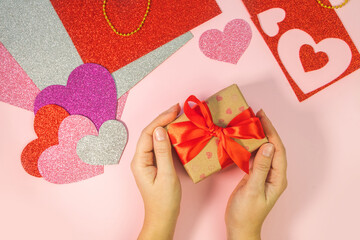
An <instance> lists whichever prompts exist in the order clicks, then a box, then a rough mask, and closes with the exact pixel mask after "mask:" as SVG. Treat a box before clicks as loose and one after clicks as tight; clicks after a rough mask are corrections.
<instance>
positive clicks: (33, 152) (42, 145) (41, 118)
mask: <svg viewBox="0 0 360 240" xmlns="http://www.w3.org/2000/svg"><path fill="white" fill-rule="evenodd" d="M68 116H69V113H68V112H67V111H66V110H65V109H63V108H62V107H60V106H57V105H46V106H44V107H42V108H40V110H39V111H38V112H37V113H36V115H35V119H34V130H35V133H36V135H37V136H38V138H37V139H35V140H33V141H32V142H30V143H29V144H28V145H26V147H25V148H24V150H23V152H22V153H21V163H22V166H23V168H24V169H25V171H26V172H27V173H29V174H30V175H32V176H35V177H41V175H40V172H39V169H38V159H39V157H40V155H41V154H42V153H43V152H44V151H45V150H46V149H47V148H49V147H51V146H54V145H56V144H58V130H59V127H60V124H61V122H62V121H63V120H64V119H65V118H66V117H68Z"/></svg>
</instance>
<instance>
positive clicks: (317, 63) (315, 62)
mask: <svg viewBox="0 0 360 240" xmlns="http://www.w3.org/2000/svg"><path fill="white" fill-rule="evenodd" d="M299 55H300V61H301V64H302V66H303V68H304V71H305V72H310V71H314V70H317V69H320V68H322V67H324V66H325V65H326V64H327V63H328V61H329V58H328V56H327V54H326V53H324V52H320V51H319V52H315V51H314V48H313V47H312V46H311V45H308V44H304V45H302V46H301V48H300V51H299Z"/></svg>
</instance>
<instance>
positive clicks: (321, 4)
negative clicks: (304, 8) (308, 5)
mask: <svg viewBox="0 0 360 240" xmlns="http://www.w3.org/2000/svg"><path fill="white" fill-rule="evenodd" d="M316 1H317V2H318V3H319V4H320V6H322V7H324V8H329V9H338V8H341V7H343V6H345V4H347V3H348V1H349V0H345V1H344V2H343V3H342V4H339V5H336V6H329V5H325V4H323V3H322V2H321V1H320V0H316Z"/></svg>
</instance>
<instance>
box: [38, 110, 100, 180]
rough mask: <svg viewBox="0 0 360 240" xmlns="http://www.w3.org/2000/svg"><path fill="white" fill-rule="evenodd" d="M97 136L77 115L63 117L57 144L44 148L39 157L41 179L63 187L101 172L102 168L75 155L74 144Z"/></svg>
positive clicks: (92, 126)
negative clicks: (86, 137) (89, 136)
mask: <svg viewBox="0 0 360 240" xmlns="http://www.w3.org/2000/svg"><path fill="white" fill-rule="evenodd" d="M97 134H98V132H97V130H96V127H95V125H94V124H93V123H92V122H91V121H90V120H89V119H88V118H86V117H83V116H79V115H72V116H69V117H67V118H65V119H64V120H63V122H62V123H61V125H60V128H59V145H55V146H52V147H50V148H48V149H46V150H45V151H44V152H43V153H42V154H41V156H40V158H39V161H38V168H39V172H40V174H41V176H42V177H43V178H44V179H45V180H47V181H49V182H51V183H57V184H65V183H73V182H78V181H81V180H85V179H88V178H91V177H94V176H97V175H100V174H102V173H104V166H94V165H90V164H86V163H84V162H83V161H81V159H80V158H79V157H78V155H77V154H76V144H77V142H78V141H79V140H80V139H81V138H83V137H85V136H86V135H97Z"/></svg>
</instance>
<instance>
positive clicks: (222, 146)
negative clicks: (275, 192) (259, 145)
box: [168, 95, 265, 173]
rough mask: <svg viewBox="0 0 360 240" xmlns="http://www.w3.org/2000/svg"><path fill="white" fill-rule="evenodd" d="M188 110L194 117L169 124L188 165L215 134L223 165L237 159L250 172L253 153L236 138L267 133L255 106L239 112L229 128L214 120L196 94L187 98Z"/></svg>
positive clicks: (221, 164)
mask: <svg viewBox="0 0 360 240" xmlns="http://www.w3.org/2000/svg"><path fill="white" fill-rule="evenodd" d="M189 102H194V103H196V105H195V106H194V107H190V105H189ZM184 113H185V115H186V116H187V118H188V119H189V120H190V121H186V122H178V123H172V124H170V125H169V126H168V133H169V136H170V140H171V142H172V143H173V145H174V148H175V150H176V152H177V153H178V155H179V157H180V159H181V161H182V163H183V164H184V165H185V164H186V163H188V162H189V161H191V160H192V159H193V158H194V157H196V155H198V154H199V153H200V151H201V150H202V149H203V148H204V147H205V146H206V144H207V143H208V142H209V141H210V140H211V138H213V137H217V138H218V139H219V145H218V152H217V155H218V159H219V163H220V166H221V167H222V168H225V167H227V166H228V165H230V164H232V163H233V162H234V163H235V164H236V165H237V166H238V167H239V168H241V169H242V170H243V171H244V172H246V173H249V159H250V156H251V153H250V152H249V151H247V150H246V149H245V148H244V147H243V146H241V145H240V144H239V143H237V142H235V141H234V140H233V138H238V139H251V138H255V139H262V138H264V137H265V134H264V131H263V128H262V126H261V123H260V120H259V119H258V118H257V117H255V114H254V112H253V111H252V109H251V108H248V109H246V110H245V111H243V112H242V113H240V114H239V115H237V116H236V117H235V118H234V119H232V120H231V121H230V123H229V124H228V125H227V126H226V127H225V128H222V127H220V126H217V125H215V124H214V122H213V119H212V115H211V112H210V109H209V107H208V106H207V104H205V103H203V102H201V101H200V100H199V99H197V98H196V97H195V96H194V95H191V96H190V97H188V99H187V100H186V101H185V104H184Z"/></svg>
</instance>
